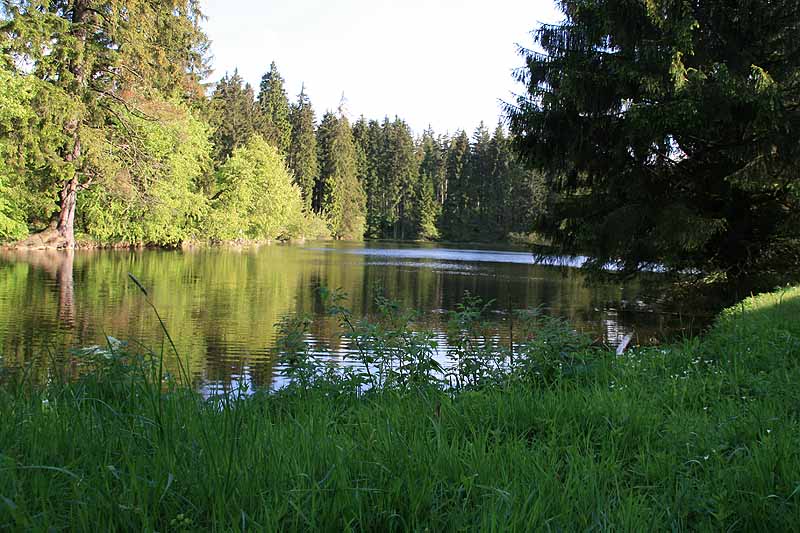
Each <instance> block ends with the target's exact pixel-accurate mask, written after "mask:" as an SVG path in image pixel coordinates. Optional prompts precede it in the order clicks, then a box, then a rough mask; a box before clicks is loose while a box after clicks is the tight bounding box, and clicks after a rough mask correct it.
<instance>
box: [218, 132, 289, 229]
mask: <svg viewBox="0 0 800 533" xmlns="http://www.w3.org/2000/svg"><path fill="white" fill-rule="evenodd" d="M217 187H218V191H217V193H216V196H217V199H216V200H215V201H214V202H213V203H212V208H213V210H212V213H211V217H210V218H209V224H208V236H209V237H211V238H212V239H215V240H221V241H227V240H272V239H288V238H291V237H296V236H300V235H302V234H303V226H304V223H305V221H304V215H303V199H302V196H301V193H300V188H299V187H297V185H295V184H294V183H293V182H292V177H291V175H290V174H289V171H288V170H287V169H286V163H285V161H284V158H283V156H281V155H280V154H279V153H278V150H277V149H276V148H275V147H274V146H272V145H270V144H269V143H267V142H266V141H264V139H262V138H261V137H259V136H255V137H253V138H251V139H250V141H249V142H248V143H247V144H246V145H245V146H243V147H241V148H237V149H236V150H234V152H233V155H232V156H231V158H230V159H228V161H226V162H225V163H224V164H223V165H222V167H221V168H220V169H219V175H218V177H217Z"/></svg>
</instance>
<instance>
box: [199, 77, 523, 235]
mask: <svg viewBox="0 0 800 533" xmlns="http://www.w3.org/2000/svg"><path fill="white" fill-rule="evenodd" d="M210 105H211V117H212V119H211V121H212V125H213V128H214V134H213V142H214V146H215V158H216V160H217V162H218V163H221V162H223V161H225V159H226V158H227V157H228V156H229V155H230V154H231V153H233V152H234V151H235V150H236V149H237V148H238V147H239V146H242V145H244V144H246V143H247V142H248V140H249V139H250V138H252V137H253V136H257V135H260V136H262V137H263V138H264V139H266V140H267V142H269V143H270V144H272V145H273V146H275V147H276V148H277V149H278V151H279V152H280V153H281V154H283V155H284V156H285V157H286V161H287V164H288V167H289V170H290V171H291V173H292V175H293V177H294V180H295V183H296V184H297V185H298V186H299V187H300V189H301V191H302V195H303V202H304V205H305V208H306V209H307V210H308V211H310V212H312V213H315V214H317V215H320V216H322V217H324V218H325V219H326V220H328V222H329V225H330V227H331V233H332V234H333V236H334V237H337V238H361V237H362V236H366V237H368V238H392V239H436V238H444V239H448V240H494V239H502V238H505V237H507V236H508V235H509V234H510V233H512V232H525V231H527V230H528V229H529V222H530V220H531V211H532V198H533V194H532V188H533V182H534V180H533V175H532V174H531V173H530V172H526V171H525V170H524V168H523V167H522V166H521V165H520V164H519V163H518V162H517V160H516V158H515V157H514V155H513V154H512V152H511V142H510V139H509V138H508V137H507V135H506V133H505V131H504V129H503V127H502V126H501V125H498V126H497V128H496V129H495V131H494V133H493V134H490V133H489V131H488V130H487V129H486V127H485V126H484V125H483V124H481V125H480V126H479V127H478V128H477V129H476V130H475V132H474V134H473V135H472V138H471V139H470V138H469V137H468V136H467V134H466V133H465V132H464V131H458V132H456V133H455V134H454V135H452V136H447V135H437V134H436V133H435V132H434V131H433V130H432V129H428V130H426V131H425V132H424V133H423V134H422V136H420V137H417V138H415V136H414V134H413V132H412V131H411V128H410V127H409V125H408V124H407V123H406V122H404V121H403V120H401V119H399V118H395V119H394V120H390V119H389V118H388V117H387V118H384V119H383V120H382V121H377V120H367V119H366V118H364V117H361V118H359V119H358V120H357V121H355V123H353V124H352V125H351V124H350V122H349V120H348V118H347V116H346V113H345V112H344V110H343V109H342V108H341V107H340V109H339V110H338V111H337V112H336V113H334V112H331V111H328V112H326V113H325V114H324V115H323V116H322V120H321V122H320V123H319V125H316V121H315V112H314V109H313V106H312V104H311V100H310V99H309V97H308V95H307V93H306V91H305V88H303V89H302V90H301V92H300V94H299V95H298V96H297V99H296V101H295V102H294V103H290V102H289V99H288V97H287V94H286V90H285V88H284V80H283V78H282V77H281V75H280V73H279V72H278V69H277V67H276V65H275V63H273V64H272V65H271V67H270V70H269V72H267V73H266V74H265V75H264V77H263V78H262V81H261V85H260V87H259V92H258V94H257V95H256V94H255V91H254V90H253V88H252V87H251V86H249V85H248V84H246V83H245V82H244V81H243V80H242V78H241V76H239V74H238V73H237V72H234V74H233V75H231V76H227V75H226V76H225V77H224V78H222V80H221V81H220V82H219V83H218V84H217V85H216V88H215V90H214V92H213V94H212V96H211V104H210Z"/></svg>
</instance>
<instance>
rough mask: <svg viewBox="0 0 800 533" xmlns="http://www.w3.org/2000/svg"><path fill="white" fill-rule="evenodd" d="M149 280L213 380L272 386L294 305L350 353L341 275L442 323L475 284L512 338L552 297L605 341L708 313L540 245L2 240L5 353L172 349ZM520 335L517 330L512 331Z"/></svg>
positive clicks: (187, 351) (653, 335)
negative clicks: (8, 244)
mask: <svg viewBox="0 0 800 533" xmlns="http://www.w3.org/2000/svg"><path fill="white" fill-rule="evenodd" d="M129 272H131V273H133V274H134V275H135V276H136V277H137V278H138V279H139V280H140V281H141V282H142V284H143V285H144V286H145V287H147V289H148V291H149V293H150V295H151V298H152V300H153V301H154V303H155V304H156V306H157V307H158V309H159V311H160V313H161V315H162V317H163V318H164V320H165V322H166V323H167V327H168V328H169V330H170V333H171V334H172V337H173V338H174V339H175V341H176V344H177V346H178V349H179V351H180V353H181V355H182V357H183V358H185V359H188V360H189V366H190V369H191V373H192V374H193V376H194V378H196V379H197V380H198V382H200V383H203V384H204V385H205V386H206V387H215V386H221V385H230V384H232V383H233V384H235V383H241V382H246V383H247V384H248V385H252V386H256V387H264V386H272V385H274V384H275V383H276V380H277V379H279V378H278V375H279V373H280V368H277V367H276V365H275V364H274V361H273V357H272V351H273V347H274V345H275V332H276V329H275V323H276V322H278V321H279V320H280V318H281V317H283V316H286V315H288V314H291V313H298V312H303V313H308V314H310V315H312V316H313V317H314V319H315V321H314V324H313V326H312V331H311V333H310V335H309V338H308V342H310V343H311V344H312V345H313V346H314V347H315V349H317V350H318V351H320V352H326V353H330V354H333V356H342V355H346V354H347V353H348V351H349V349H348V347H347V346H346V345H342V344H341V343H340V342H339V340H338V335H337V327H336V323H335V321H333V320H331V319H330V318H329V317H326V316H325V314H324V310H323V308H322V305H321V302H320V300H319V297H318V296H317V294H316V292H315V289H316V288H317V287H320V286H327V287H330V288H336V287H341V288H342V289H344V290H345V291H346V292H347V293H348V294H349V296H350V299H349V303H350V306H351V307H352V309H353V310H354V312H355V314H356V315H357V316H363V315H369V314H370V313H371V312H372V311H373V305H372V302H373V297H374V295H375V294H376V293H381V294H385V295H387V296H389V297H391V298H394V299H397V300H399V301H400V302H401V303H402V304H403V305H404V306H406V307H410V308H414V309H418V310H419V311H420V312H421V319H420V321H421V322H422V323H423V324H422V325H423V326H425V327H430V328H432V329H434V330H435V331H437V332H439V342H440V346H441V347H442V350H444V349H445V348H446V338H445V336H444V334H442V333H441V331H442V330H443V327H444V323H445V321H446V312H447V311H449V310H452V309H454V308H455V306H456V304H457V303H459V302H460V301H461V300H462V298H463V295H464V293H465V291H469V292H470V293H472V294H476V295H479V296H482V297H484V298H485V299H493V300H495V303H494V304H493V309H494V311H495V315H496V316H497V319H498V321H499V325H498V333H499V335H500V336H501V337H502V336H503V335H504V332H506V331H507V328H506V327H504V326H503V321H504V320H506V318H505V317H506V316H507V315H508V311H509V310H512V309H520V308H527V307H536V306H542V307H543V308H544V309H545V311H546V312H548V313H550V314H552V315H557V316H562V317H564V318H567V319H568V320H570V321H571V322H572V323H573V324H574V325H575V327H576V328H577V329H579V330H581V331H585V332H587V333H589V334H591V335H592V336H593V337H594V338H596V339H597V340H598V342H603V343H605V344H607V345H609V346H614V345H616V344H617V343H618V342H619V341H620V339H622V337H624V336H625V335H626V334H628V333H634V334H635V338H636V339H638V341H639V342H654V341H657V340H658V339H661V338H664V336H665V335H670V334H674V333H676V332H679V331H682V330H683V331H688V330H690V329H694V330H696V329H697V328H698V323H699V322H700V321H698V320H695V319H693V318H692V317H691V314H687V313H686V312H685V311H681V310H678V309H663V308H662V307H661V306H660V305H659V303H658V302H659V297H658V295H657V294H653V293H652V290H648V291H646V290H645V289H644V288H643V287H642V286H641V285H639V284H638V283H633V284H627V285H615V284H594V285H591V286H588V285H587V284H586V283H585V280H584V277H583V275H582V274H581V273H580V272H579V271H577V270H575V269H560V268H556V267H552V266H537V265H534V264H533V257H532V256H531V254H530V253H526V252H524V251H513V250H505V251H503V250H499V251H498V250H484V249H460V248H455V247H444V246H437V245H418V244H414V245H409V244H399V243H386V242H380V243H358V244H353V243H327V242H323V243H308V244H305V245H273V246H263V247H260V248H253V249H244V250H232V249H204V250H196V251H184V252H182V251H161V250H147V251H77V252H74V253H67V252H28V253H16V252H2V253H1V254H0V365H6V366H20V365H24V364H26V363H30V362H33V368H35V369H36V370H37V371H39V372H41V373H46V372H47V371H48V365H50V364H52V360H53V358H52V357H51V356H50V355H48V354H59V353H64V352H65V348H73V347H86V346H91V345H98V344H104V343H105V336H106V335H110V336H113V337H115V338H118V339H123V340H127V341H129V342H130V343H132V344H135V343H141V344H142V345H144V346H146V347H147V348H150V349H153V350H155V351H160V350H161V347H162V344H163V342H164V339H163V335H162V332H161V330H160V328H159V326H158V322H157V320H156V318H155V316H154V314H153V312H152V311H151V310H150V309H149V307H148V306H147V304H146V302H145V300H144V298H143V297H142V294H141V292H140V291H139V290H138V289H137V288H136V287H135V286H134V285H133V283H131V282H130V281H129V279H128V273H129ZM506 338H507V337H506Z"/></svg>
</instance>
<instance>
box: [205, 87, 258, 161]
mask: <svg viewBox="0 0 800 533" xmlns="http://www.w3.org/2000/svg"><path fill="white" fill-rule="evenodd" d="M253 99H254V97H253V89H252V87H250V85H249V84H245V83H244V81H243V80H242V77H241V76H239V72H238V71H234V73H233V75H232V76H230V77H228V75H227V74H226V75H225V76H223V77H222V79H221V80H219V82H217V84H216V86H215V87H214V93H213V94H212V95H211V103H210V106H209V107H210V122H211V127H212V128H213V131H214V135H213V141H214V161H216V163H217V165H221V164H223V163H225V161H226V160H227V159H228V158H229V157H230V156H231V154H233V151H234V150H235V149H237V148H239V147H240V146H244V145H245V144H246V143H247V141H249V140H250V137H252V136H253V134H254V133H255V132H256V126H257V117H256V107H255V103H254V101H253Z"/></svg>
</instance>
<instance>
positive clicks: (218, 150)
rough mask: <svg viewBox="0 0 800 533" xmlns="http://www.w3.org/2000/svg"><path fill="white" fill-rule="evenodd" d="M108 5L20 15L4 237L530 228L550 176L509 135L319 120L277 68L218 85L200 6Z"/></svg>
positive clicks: (331, 114) (438, 235) (354, 235)
mask: <svg viewBox="0 0 800 533" xmlns="http://www.w3.org/2000/svg"><path fill="white" fill-rule="evenodd" d="M94 4H95V3H92V2H88V1H86V2H75V6H74V7H73V8H68V7H67V4H65V6H64V7H63V8H62V9H60V8H53V9H36V8H35V7H36V5H37V2H11V3H7V4H6V7H5V13H4V14H5V17H6V20H5V22H4V23H3V26H2V32H0V35H1V36H2V39H3V41H2V43H1V44H0V46H1V47H2V51H3V55H2V59H0V77H2V79H0V110H1V111H0V151H2V159H3V161H2V165H3V166H2V169H1V170H0V240H5V241H14V240H23V239H26V238H27V237H29V236H31V235H33V236H34V237H33V240H31V241H30V242H32V243H34V244H42V243H45V244H47V245H48V246H52V247H64V246H73V245H75V244H76V242H77V244H78V245H79V246H80V245H84V246H108V245H113V246H119V245H148V246H166V247H174V246H179V245H181V244H182V243H187V242H227V241H239V242H253V241H269V240H289V239H300V238H334V239H348V240H361V239H363V238H369V239H386V238H389V239H409V240H412V239H413V240H416V239H430V240H434V239H444V240H451V241H481V240H491V241H496V240H504V239H507V238H508V237H509V236H510V235H512V234H524V233H527V232H529V230H530V220H531V216H530V212H531V209H533V196H534V195H533V194H532V188H533V187H534V181H535V180H534V179H533V178H534V176H535V174H534V173H533V172H532V171H528V170H525V168H524V167H523V165H522V163H521V162H520V161H519V158H518V157H516V156H515V155H514V154H513V152H512V139H510V138H509V135H508V134H507V132H506V130H505V128H504V127H503V125H502V124H500V123H499V124H498V125H497V127H496V128H495V129H494V131H493V132H490V131H489V130H488V129H487V127H486V126H485V125H484V124H480V125H479V126H478V127H477V128H476V129H475V131H474V133H472V135H471V136H469V135H468V134H467V133H466V132H465V131H456V132H454V133H452V134H450V135H447V134H437V133H436V132H434V131H433V130H432V129H430V128H429V129H427V130H425V131H424V132H422V133H421V134H415V132H413V131H412V130H411V128H410V127H409V125H408V124H407V123H406V122H404V121H403V120H402V119H401V118H399V117H395V118H393V119H390V118H388V117H384V118H383V119H380V120H376V119H367V118H365V117H363V116H362V117H359V118H357V119H351V118H350V117H349V116H348V114H347V112H346V110H345V109H344V107H343V106H340V108H339V109H337V110H327V111H325V112H324V113H321V114H320V115H319V116H318V114H317V112H315V110H314V108H313V105H312V103H311V99H310V97H309V94H308V93H307V91H306V89H305V87H304V88H303V90H302V91H301V93H300V94H299V95H297V98H296V100H295V101H294V102H290V99H289V97H288V95H287V93H286V90H285V88H284V85H285V81H284V79H283V78H282V77H281V74H280V72H279V71H278V67H277V66H276V63H275V62H272V64H271V65H269V67H268V68H267V67H266V66H265V70H266V73H265V74H264V76H263V78H262V80H261V84H260V86H259V87H258V90H255V89H254V88H253V87H251V86H250V85H249V84H247V83H245V82H244V81H243V80H242V78H241V77H240V76H239V74H238V73H237V72H236V71H234V72H233V73H232V74H225V75H224V76H222V78H221V79H219V80H218V81H216V82H213V83H211V82H207V80H208V79H209V77H210V76H211V70H210V65H209V59H208V58H209V43H208V41H207V38H206V36H205V35H204V33H203V31H202V30H201V27H200V23H201V21H202V19H203V15H202V13H201V11H200V7H199V6H198V5H197V3H196V2H194V1H193V0H184V1H173V2H167V3H162V4H158V3H156V4H153V3H148V2H141V3H136V2H134V3H132V4H131V9H130V10H125V9H122V8H120V7H118V6H117V7H115V4H114V3H108V4H105V5H103V9H97V8H96V7H93V6H94ZM42 5H44V4H42ZM86 27H91V28H92V30H91V31H86V29H85V28H86ZM138 27H142V28H144V31H134V29H135V28H138ZM43 28H44V29H46V31H44V32H43V31H42V29H43ZM76 43H77V44H76ZM76 46H77V47H78V48H76ZM76 239H77V241H76Z"/></svg>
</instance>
